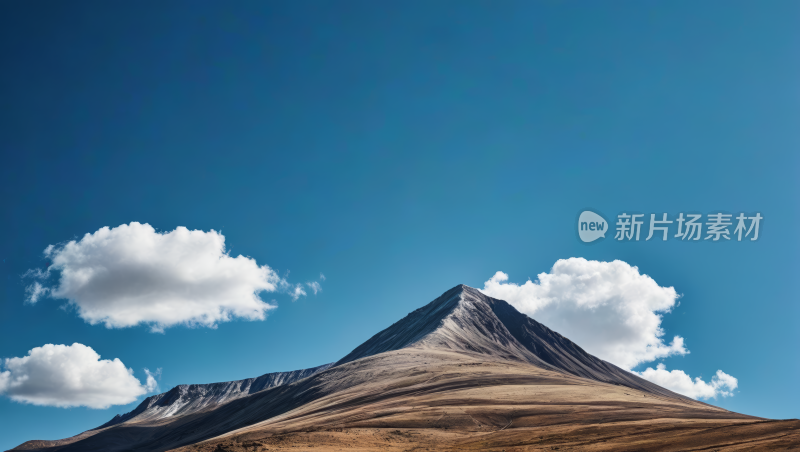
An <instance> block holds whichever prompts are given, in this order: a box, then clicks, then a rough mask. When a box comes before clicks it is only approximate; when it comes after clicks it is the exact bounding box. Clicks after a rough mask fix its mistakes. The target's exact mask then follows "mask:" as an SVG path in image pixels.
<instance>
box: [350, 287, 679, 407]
mask: <svg viewBox="0 0 800 452" xmlns="http://www.w3.org/2000/svg"><path fill="white" fill-rule="evenodd" d="M403 348H424V349H438V350H448V351H456V352H460V353H469V354H478V355H483V356H485V357H486V359H490V360H497V359H500V360H511V361H521V362H527V363H530V364H533V365H535V366H537V367H540V368H543V369H547V370H553V371H557V372H563V373H567V374H571V375H575V376H578V377H583V378H589V379H592V380H596V381H601V382H605V383H611V384H616V385H623V386H628V387H631V388H635V389H639V390H642V391H645V392H649V393H653V394H660V395H665V396H669V397H678V398H684V397H683V396H680V395H678V394H675V393H673V392H671V391H669V390H666V389H664V388H662V387H660V386H657V385H655V384H653V383H650V382H649V381H647V380H644V379H642V378H640V377H638V376H636V375H634V374H632V373H630V372H628V371H626V370H623V369H621V368H619V367H617V366H615V365H614V364H611V363H609V362H606V361H603V360H602V359H599V358H597V357H595V356H592V355H590V354H589V353H587V352H586V351H584V350H583V349H582V348H581V347H579V346H578V345H577V344H575V343H574V342H572V341H570V340H569V339H567V338H566V337H564V336H562V335H561V334H559V333H557V332H555V331H553V330H551V329H550V328H548V327H546V326H545V325H543V324H541V323H539V322H537V321H536V320H534V319H532V318H530V317H528V316H526V315H525V314H522V313H520V312H519V311H517V310H516V309H515V308H514V307H513V306H511V305H510V304H509V303H507V302H505V301H503V300H498V299H496V298H492V297H489V296H487V295H485V294H484V293H483V292H481V291H480V290H478V289H475V288H474V287H470V286H467V285H465V284H459V285H457V286H455V287H453V288H452V289H450V290H448V291H446V292H445V293H443V294H442V295H441V296H439V297H438V298H436V299H435V300H433V301H432V302H430V303H428V304H427V305H425V306H423V307H421V308H419V309H417V310H415V311H413V312H411V313H409V314H408V315H407V316H405V317H404V318H403V319H401V320H399V321H398V322H396V323H394V324H393V325H391V326H390V327H388V328H386V329H384V330H383V331H381V332H379V333H378V334H376V335H374V336H373V337H372V338H370V339H369V340H368V341H366V342H364V343H363V344H361V345H360V346H358V347H357V348H356V349H355V350H353V351H352V352H350V353H349V354H348V355H347V356H345V357H344V358H342V359H341V360H339V361H338V362H337V363H336V365H339V364H344V363H347V362H350V361H355V360H357V359H360V358H365V357H368V356H372V355H377V354H379V353H384V352H389V351H393V350H399V349H403Z"/></svg>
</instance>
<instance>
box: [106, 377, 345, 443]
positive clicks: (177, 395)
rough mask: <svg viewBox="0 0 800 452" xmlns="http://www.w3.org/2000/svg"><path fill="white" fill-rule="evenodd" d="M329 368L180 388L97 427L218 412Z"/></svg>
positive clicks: (152, 398) (155, 397)
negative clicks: (228, 403)
mask: <svg viewBox="0 0 800 452" xmlns="http://www.w3.org/2000/svg"><path fill="white" fill-rule="evenodd" d="M332 365H333V364H332V363H331V364H325V365H322V366H318V367H312V368H310V369H301V370H293V371H291V372H273V373H268V374H264V375H262V376H260V377H257V378H246V379H244V380H236V381H226V382H222V383H209V384H192V385H178V386H175V387H174V388H172V389H170V390H169V391H167V392H164V393H161V394H157V395H154V396H150V397H148V398H146V399H144V400H143V401H142V403H140V404H139V406H137V407H136V408H135V409H134V410H132V411H130V412H128V413H125V414H122V415H120V414H118V415H116V416H114V418H113V419H111V420H110V421H108V422H106V423H105V424H103V425H101V426H100V427H97V428H98V429H102V428H106V427H111V426H112V425H116V424H120V423H123V422H126V421H129V420H132V419H136V420H137V421H142V420H156V419H164V418H167V417H170V416H182V415H186V414H192V413H196V412H198V411H202V410H206V409H211V408H214V407H216V406H218V405H222V404H223V403H226V402H230V401H231V400H236V399H240V398H242V397H247V396H249V395H250V394H253V393H255V392H258V391H262V390H264V389H269V388H274V387H275V386H280V385H284V384H288V383H293V382H295V381H297V380H301V379H303V378H306V377H310V376H311V375H314V374H315V373H317V372H322V371H323V370H325V369H327V368H329V367H331V366H332Z"/></svg>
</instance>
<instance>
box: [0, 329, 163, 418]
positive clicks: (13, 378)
mask: <svg viewBox="0 0 800 452" xmlns="http://www.w3.org/2000/svg"><path fill="white" fill-rule="evenodd" d="M3 367H4V368H5V370H4V371H2V372H0V394H5V395H7V396H8V397H10V398H11V399H12V400H15V401H17V402H22V403H30V404H33V405H46V406H56V407H75V406H85V407H89V408H108V407H109V406H111V405H126V404H128V403H131V402H133V401H135V400H136V398H137V397H139V396H140V395H143V394H146V393H148V392H152V391H154V390H156V389H157V388H158V385H157V383H156V379H155V375H156V374H160V369H159V370H158V371H157V372H156V374H153V373H151V372H149V371H148V370H146V369H145V373H146V374H147V383H145V384H141V383H140V382H139V380H137V379H136V377H134V376H133V370H132V369H128V368H126V367H125V365H124V364H123V363H122V361H120V360H119V359H118V358H115V359H113V360H108V359H102V360H101V359H100V355H98V354H97V352H95V351H94V350H92V348H91V347H87V346H86V345H83V344H78V343H75V344H72V345H69V346H67V345H53V344H45V345H44V346H42V347H36V348H34V349H32V350H30V351H29V352H28V355H27V356H23V357H22V358H6V359H5V360H4V366H3Z"/></svg>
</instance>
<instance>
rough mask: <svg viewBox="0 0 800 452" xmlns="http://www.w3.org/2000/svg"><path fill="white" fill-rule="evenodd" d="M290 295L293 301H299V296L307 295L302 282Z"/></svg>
mask: <svg viewBox="0 0 800 452" xmlns="http://www.w3.org/2000/svg"><path fill="white" fill-rule="evenodd" d="M290 295H291V296H292V301H297V299H298V298H300V297H305V296H306V291H305V290H303V285H302V284H298V285H296V286H294V290H292V292H291V294H290Z"/></svg>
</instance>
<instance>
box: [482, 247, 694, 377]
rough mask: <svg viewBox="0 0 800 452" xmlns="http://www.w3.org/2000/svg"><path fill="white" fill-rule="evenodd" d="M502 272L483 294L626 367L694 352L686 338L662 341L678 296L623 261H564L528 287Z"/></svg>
mask: <svg viewBox="0 0 800 452" xmlns="http://www.w3.org/2000/svg"><path fill="white" fill-rule="evenodd" d="M507 280H508V275H506V274H505V273H503V272H497V273H496V274H495V275H494V276H493V277H492V278H491V279H490V280H488V281H486V283H485V284H484V288H483V290H482V292H483V293H485V294H486V295H489V296H491V297H494V298H499V299H501V300H505V301H507V302H509V303H511V304H512V305H513V306H514V307H515V308H517V309H518V310H520V311H521V312H523V313H525V314H527V315H529V316H531V317H533V318H535V319H536V320H538V321H540V322H542V323H544V324H545V325H547V326H548V327H550V328H552V329H553V330H555V331H558V332H559V333H561V334H563V335H564V336H566V337H568V338H569V339H570V340H572V341H574V342H576V343H577V344H579V345H580V346H581V347H583V348H584V349H585V350H586V351H587V352H589V353H591V354H593V355H595V356H598V357H600V358H602V359H605V360H606V361H610V362H612V363H614V364H616V365H618V366H620V367H623V368H625V369H632V368H633V367H635V366H636V365H637V364H640V363H646V362H650V361H653V360H655V359H658V358H663V357H667V356H670V355H684V354H687V353H689V351H688V350H686V348H685V347H684V345H683V338H682V337H680V336H675V337H674V338H673V339H672V341H671V342H670V343H669V344H666V343H665V342H664V340H663V336H664V330H663V329H662V328H661V313H664V312H669V310H670V309H672V307H673V306H674V305H675V302H676V300H677V299H678V294H677V293H676V292H675V289H673V288H672V287H660V286H659V285H658V284H657V283H656V282H655V281H654V280H653V279H652V278H650V277H649V276H647V275H642V274H640V273H639V269H638V268H636V267H632V266H630V265H628V264H627V263H625V262H622V261H618V260H616V261H613V262H598V261H589V260H586V259H583V258H570V259H560V260H559V261H557V262H556V263H555V265H553V269H552V270H551V272H550V273H541V274H540V275H539V279H538V280H537V281H536V282H533V281H530V280H529V281H527V282H526V283H525V284H523V285H517V284H513V283H508V282H506V281H507Z"/></svg>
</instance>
